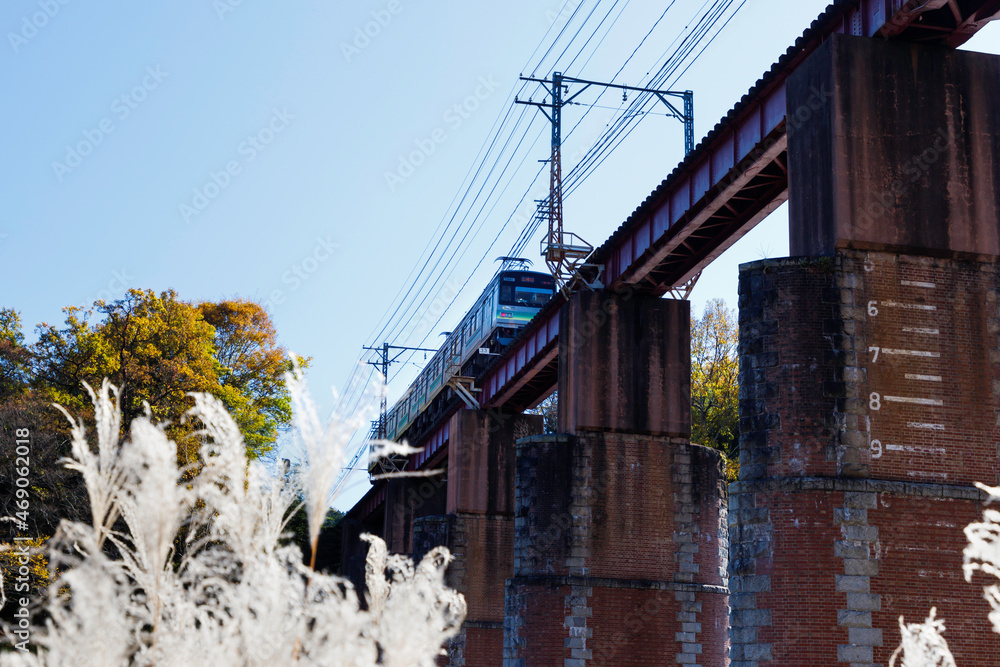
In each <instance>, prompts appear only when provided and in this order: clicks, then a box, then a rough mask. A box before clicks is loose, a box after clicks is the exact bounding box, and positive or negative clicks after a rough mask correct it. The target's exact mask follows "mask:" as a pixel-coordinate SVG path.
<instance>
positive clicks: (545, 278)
mask: <svg viewBox="0 0 1000 667" xmlns="http://www.w3.org/2000/svg"><path fill="white" fill-rule="evenodd" d="M555 291H556V284H555V280H554V279H553V277H552V276H551V275H549V274H547V273H538V272H535V271H528V270H501V271H499V272H498V273H497V275H496V276H494V278H493V280H491V281H490V284H489V285H488V286H487V287H486V289H485V290H483V293H482V294H481V295H480V296H479V298H478V299H476V304H475V306H473V307H472V309H470V310H469V312H468V313H466V314H465V317H463V318H462V321H461V322H460V323H459V325H458V326H457V327H455V330H454V331H452V332H451V333H449V334H448V337H447V338H446V339H445V342H444V345H442V346H441V349H440V350H438V351H437V352H436V353H434V356H433V357H431V360H430V362H429V363H428V364H427V365H426V366H425V367H424V368H423V370H422V371H421V372H420V375H418V376H417V378H416V379H415V380H414V381H413V383H412V384H411V385H410V386H409V388H408V389H407V390H406V393H404V394H403V396H402V397H401V398H400V399H399V400H398V401H396V403H395V405H393V406H392V409H391V410H389V412H388V414H387V415H386V417H385V419H386V425H385V437H386V438H388V439H390V440H398V439H399V438H400V437H401V436H402V435H403V434H404V433H405V432H406V430H407V429H408V428H409V427H410V426H411V425H412V424H413V422H414V420H416V418H417V417H418V416H419V415H420V414H421V413H422V412H423V411H424V410H425V409H427V407H428V406H430V405H431V403H432V402H433V401H434V399H435V398H436V397H437V396H438V395H439V394H440V393H441V391H442V390H443V389H444V388H445V387H447V386H448V381H449V380H451V378H452V377H455V376H456V375H458V376H460V375H464V374H469V375H472V374H475V372H476V371H477V370H481V368H480V367H485V365H486V363H487V361H488V355H491V354H496V353H497V352H498V351H499V350H501V349H502V348H504V347H505V346H507V345H508V344H509V343H510V342H511V341H512V340H514V336H516V335H517V331H518V329H520V328H522V327H524V326H525V325H526V324H528V322H530V321H531V319H532V318H533V317H534V316H535V314H536V313H537V312H538V311H539V310H541V309H542V307H543V306H545V304H546V303H548V301H549V299H551V298H552V295H553V294H555Z"/></svg>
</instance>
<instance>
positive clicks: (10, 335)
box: [0, 308, 31, 401]
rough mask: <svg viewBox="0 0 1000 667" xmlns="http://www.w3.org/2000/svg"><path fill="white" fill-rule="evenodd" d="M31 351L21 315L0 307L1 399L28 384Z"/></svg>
mask: <svg viewBox="0 0 1000 667" xmlns="http://www.w3.org/2000/svg"><path fill="white" fill-rule="evenodd" d="M30 362H31V353H30V352H29V350H28V348H26V347H25V346H24V333H23V332H22V330H21V315H20V314H19V313H18V312H17V311H16V310H13V309H12V308H0V401H5V400H7V399H9V398H12V397H14V396H16V395H18V394H20V393H22V392H23V391H24V390H25V389H26V388H27V386H28V378H29V366H30Z"/></svg>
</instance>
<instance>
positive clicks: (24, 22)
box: [7, 0, 69, 53]
mask: <svg viewBox="0 0 1000 667" xmlns="http://www.w3.org/2000/svg"><path fill="white" fill-rule="evenodd" d="M68 4H69V0H38V9H39V11H37V12H34V13H33V14H30V15H28V14H25V15H24V16H22V17H21V27H20V29H19V30H18V31H17V32H14V31H13V30H11V31H8V32H7V41H8V42H10V48H12V49H14V53H17V52H19V51H20V50H21V47H22V46H24V45H25V44H27V43H28V42H29V41H31V40H32V39H34V38H35V37H36V36H37V35H38V31H39V30H41V29H42V28H44V27H45V26H47V25H48V24H49V21H51V20H52V19H54V18H55V17H56V15H57V14H58V13H59V12H60V11H61V10H62V8H63V6H65V5H68Z"/></svg>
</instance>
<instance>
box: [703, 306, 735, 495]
mask: <svg viewBox="0 0 1000 667" xmlns="http://www.w3.org/2000/svg"><path fill="white" fill-rule="evenodd" d="M738 345H739V326H738V324H737V320H736V313H735V311H734V310H731V309H729V308H727V307H726V302H725V301H724V300H722V299H712V300H711V301H709V302H708V303H707V304H706V305H705V312H704V313H703V314H702V316H701V318H700V319H698V318H694V317H692V318H691V441H692V442H696V443H698V444H701V445H705V446H707V447H712V448H714V449H718V450H719V451H721V452H722V453H723V454H724V455H725V457H726V473H727V476H728V477H729V479H730V480H735V479H736V477H737V476H738V474H739V457H738V450H739V439H740V421H739V384H738V379H739V355H738Z"/></svg>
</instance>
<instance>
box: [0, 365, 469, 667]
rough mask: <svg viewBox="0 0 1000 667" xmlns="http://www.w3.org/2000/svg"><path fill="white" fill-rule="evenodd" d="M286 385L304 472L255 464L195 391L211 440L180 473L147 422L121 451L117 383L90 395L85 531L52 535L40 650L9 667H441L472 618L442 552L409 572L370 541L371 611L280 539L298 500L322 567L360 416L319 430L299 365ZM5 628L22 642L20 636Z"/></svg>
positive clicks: (171, 450)
mask: <svg viewBox="0 0 1000 667" xmlns="http://www.w3.org/2000/svg"><path fill="white" fill-rule="evenodd" d="M293 358H294V357H293ZM286 380H287V382H288V387H289V390H290V392H291V395H292V400H293V405H294V407H295V427H296V428H295V430H296V437H297V438H298V441H299V445H300V447H301V449H302V451H303V459H304V465H303V467H302V472H301V474H300V476H298V477H294V476H292V477H289V476H286V475H281V476H278V475H275V474H274V473H272V472H271V471H269V470H267V469H265V468H264V467H263V466H262V465H261V464H259V463H257V462H251V461H248V460H247V457H246V449H245V447H244V443H243V440H242V438H241V437H240V433H239V429H238V428H237V426H236V424H235V422H234V421H233V419H232V418H231V417H230V416H229V414H228V413H227V412H226V410H225V408H224V407H223V405H222V404H221V403H220V402H219V401H218V400H216V399H215V398H213V397H211V396H208V395H197V396H195V406H194V408H193V409H192V410H191V411H190V413H189V414H188V415H187V418H189V419H194V420H197V422H198V423H199V424H200V425H201V426H202V430H201V432H200V436H201V441H202V445H201V451H200V456H199V458H198V461H197V462H196V463H195V464H194V465H193V466H192V467H189V468H182V467H179V466H178V464H177V446H176V444H175V443H174V442H172V441H171V440H170V439H169V438H168V437H167V435H166V432H165V430H164V426H163V425H157V424H154V423H152V421H151V420H150V418H149V416H148V415H147V416H146V417H142V418H139V419H136V420H135V421H134V422H133V423H132V424H131V428H130V434H131V437H130V439H129V441H128V442H125V443H119V442H118V434H119V431H120V426H121V413H120V410H119V408H118V392H117V390H116V389H115V388H114V387H113V386H111V385H110V384H109V383H108V382H107V381H105V382H104V383H103V385H102V386H101V388H100V390H99V391H97V392H95V391H92V390H91V389H90V388H89V387H88V391H90V394H91V397H92V399H93V401H94V406H95V418H96V428H95V435H96V452H95V451H94V449H93V448H92V445H91V443H89V442H88V439H87V433H86V429H85V426H84V424H83V422H82V421H74V420H72V418H71V417H70V415H68V414H67V417H70V419H71V421H72V422H73V433H72V435H73V442H72V456H71V458H70V459H68V460H67V461H66V464H67V465H68V466H69V467H71V468H73V469H74V470H77V471H79V472H80V474H81V475H82V476H83V479H84V482H85V484H86V487H87V492H88V495H89V498H90V504H91V512H92V514H91V523H90V524H89V525H88V524H84V523H71V522H63V524H62V525H61V526H60V529H59V531H58V532H57V534H56V536H55V537H54V538H53V539H52V540H51V541H50V562H51V568H52V582H51V585H50V586H49V587H48V589H47V591H46V598H45V600H44V605H43V608H44V612H45V614H44V616H45V619H46V620H45V621H44V625H42V626H41V627H39V626H38V625H37V624H36V626H35V627H34V628H33V629H32V637H31V644H32V646H33V648H36V649H37V652H36V653H26V652H20V651H15V652H9V653H4V654H0V666H3V667H14V666H27V665H32V666H37V665H75V666H89V665H93V666H94V667H98V666H100V667H108V666H111V665H137V666H138V665H150V666H152V665H157V666H161V667H168V666H173V665H177V666H185V667H188V666H190V665H213V667H225V666H228V665H267V666H269V667H271V666H273V665H344V666H347V665H351V666H360V665H376V664H377V665H388V666H402V665H407V666H409V665H418V666H428V667H429V666H431V665H433V664H434V659H435V658H436V656H437V655H439V654H440V652H441V647H442V645H443V644H444V643H445V642H446V641H447V640H448V639H449V638H450V637H452V636H454V635H455V634H456V633H457V632H458V630H459V627H460V626H461V623H462V621H463V619H464V617H465V610H466V607H465V600H464V598H463V597H462V596H461V595H460V594H458V593H455V592H454V591H452V590H450V589H448V588H447V587H446V586H445V585H444V572H445V569H446V567H447V565H448V563H449V561H450V560H451V557H450V555H449V554H448V552H447V550H446V549H443V548H438V549H434V550H433V551H431V552H430V553H429V554H428V555H427V556H426V557H425V558H424V559H423V560H422V561H421V562H420V563H413V562H412V561H411V560H410V559H409V558H406V557H404V556H397V555H389V554H388V553H387V550H386V546H385V543H384V542H383V541H382V540H381V539H379V538H378V537H375V536H372V535H366V536H365V539H366V540H367V541H368V542H370V547H369V554H368V561H367V568H366V584H367V588H368V597H367V599H366V600H365V601H364V602H365V603H364V604H362V600H360V599H359V596H358V593H357V591H355V589H354V587H353V586H352V585H351V583H350V582H349V581H347V580H346V579H343V578H341V577H337V576H331V575H328V574H324V573H321V572H316V571H315V570H314V569H312V568H311V567H305V566H304V565H303V564H302V563H303V558H302V554H301V553H300V551H299V549H298V547H296V546H288V545H284V544H283V543H282V540H281V538H282V537H283V535H284V529H285V524H286V522H287V521H288V518H289V517H290V515H291V513H292V512H293V511H294V510H295V509H298V508H296V507H293V505H294V504H295V503H296V499H297V498H300V497H303V498H305V502H304V510H305V513H306V515H307V518H308V523H309V543H310V544H311V545H312V549H313V554H312V556H313V563H315V548H316V543H317V540H318V537H319V530H320V527H321V525H322V523H323V520H324V518H325V516H326V512H327V508H328V507H329V503H330V501H331V497H330V496H331V492H332V488H333V482H334V479H335V477H336V475H337V473H338V472H339V471H340V468H341V466H342V465H343V462H344V460H345V456H344V453H345V448H346V446H347V443H348V440H349V438H350V436H351V434H352V433H353V432H354V429H355V427H357V426H359V425H361V424H362V423H363V422H364V419H363V417H362V416H360V415H355V416H348V417H343V416H334V417H333V418H332V419H331V420H330V421H329V422H328V423H326V424H322V423H321V422H320V420H319V419H318V417H317V411H316V406H315V404H314V403H313V401H312V400H311V399H310V397H309V394H308V392H307V390H306V388H305V383H304V380H303V377H302V373H301V371H300V370H299V369H298V368H296V369H295V371H294V372H293V373H292V374H290V375H289V376H288V377H287V378H286ZM36 616H37V614H36ZM5 635H6V638H7V639H8V640H11V643H12V644H13V643H14V641H13V640H14V636H13V635H12V634H11V629H10V628H5Z"/></svg>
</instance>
